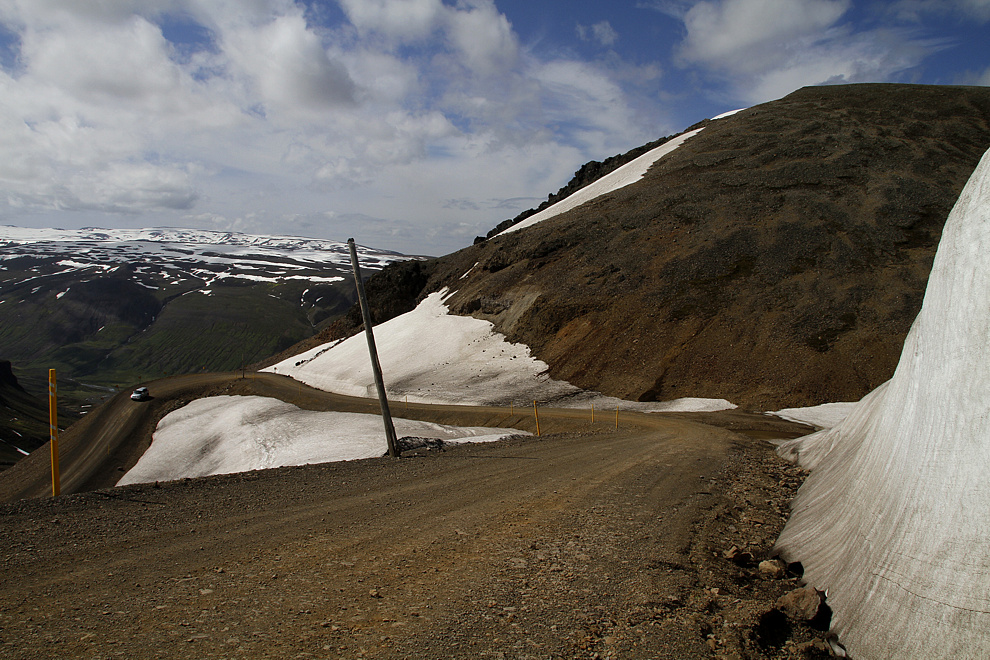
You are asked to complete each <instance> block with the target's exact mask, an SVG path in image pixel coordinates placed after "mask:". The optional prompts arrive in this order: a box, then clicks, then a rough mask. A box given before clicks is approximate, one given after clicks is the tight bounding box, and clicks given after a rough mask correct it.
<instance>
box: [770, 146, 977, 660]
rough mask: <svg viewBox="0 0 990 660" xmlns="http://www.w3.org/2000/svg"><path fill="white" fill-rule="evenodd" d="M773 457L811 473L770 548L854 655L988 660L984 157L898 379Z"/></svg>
mask: <svg viewBox="0 0 990 660" xmlns="http://www.w3.org/2000/svg"><path fill="white" fill-rule="evenodd" d="M780 452H781V454H782V455H785V456H789V457H791V458H793V459H796V460H798V462H800V463H802V464H803V465H804V466H805V467H808V468H810V469H811V470H812V471H811V475H810V476H809V477H808V479H807V481H806V482H805V484H804V485H803V486H802V487H801V490H800V491H799V492H798V495H797V497H796V498H795V500H794V502H793V512H792V515H791V519H790V521H789V522H788V523H787V525H786V527H785V528H784V531H783V533H782V534H781V536H780V539H779V540H778V542H777V548H778V550H779V551H781V553H782V554H783V555H784V556H785V557H786V558H787V559H789V560H791V561H800V562H801V563H802V564H803V565H804V568H805V575H804V578H805V580H806V581H807V582H808V583H809V584H812V585H814V586H815V587H816V588H818V589H819V590H822V591H825V592H826V593H827V595H828V603H829V605H830V606H831V608H832V610H833V617H832V627H833V630H834V631H835V632H836V633H838V635H839V640H840V641H841V642H842V643H843V644H844V645H845V647H846V648H847V649H848V651H849V654H850V656H851V657H853V658H856V660H869V659H871V658H928V659H931V658H956V659H958V658H988V657H990V547H988V546H990V152H988V153H987V154H984V156H983V159H982V161H981V162H980V164H979V165H978V166H977V168H976V171H975V172H974V173H973V175H972V177H971V178H970V180H969V182H968V183H967V184H966V187H965V189H964V190H963V192H962V194H961V195H960V197H959V200H958V201H957V202H956V205H955V207H954V208H953V210H952V212H951V213H950V214H949V219H948V221H947V222H946V224H945V228H944V230H943V232H942V240H941V242H940V243H939V247H938V252H937V253H936V256H935V262H934V265H933V268H932V272H931V276H930V278H929V282H928V289H927V291H926V293H925V300H924V304H923V305H922V309H921V312H919V314H918V317H917V319H916V320H915V322H914V325H913V326H912V328H911V331H910V333H909V334H908V337H907V339H906V340H905V343H904V349H903V351H902V353H901V358H900V362H899V363H898V366H897V370H896V371H895V372H894V376H893V377H892V378H891V380H890V381H888V382H887V383H885V384H884V385H881V386H880V387H879V388H877V390H875V391H874V392H872V393H871V394H869V395H867V396H866V397H865V398H864V399H863V400H862V401H861V402H860V403H859V404H858V406H857V407H856V409H855V410H854V411H853V412H852V413H851V414H850V415H849V417H848V418H846V420H845V421H844V422H842V423H841V424H839V425H838V426H836V427H835V428H834V429H832V430H831V431H824V432H819V433H816V434H813V435H810V436H806V437H805V438H799V439H798V440H795V441H791V442H789V443H786V444H785V445H783V446H782V447H781V449H780Z"/></svg>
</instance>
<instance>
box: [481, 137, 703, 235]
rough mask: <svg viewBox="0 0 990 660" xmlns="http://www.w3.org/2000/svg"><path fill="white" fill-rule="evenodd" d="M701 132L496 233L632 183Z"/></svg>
mask: <svg viewBox="0 0 990 660" xmlns="http://www.w3.org/2000/svg"><path fill="white" fill-rule="evenodd" d="M701 131H702V129H701V128H698V129H695V130H693V131H688V132H687V133H683V134H681V135H678V136H677V137H675V138H673V139H672V140H668V141H667V142H664V143H663V144H661V145H660V146H659V147H656V148H655V149H651V150H650V151H647V152H646V153H645V154H643V155H642V156H640V157H639V158H636V159H634V160H631V161H629V162H628V163H626V164H625V165H623V166H622V167H620V168H618V169H616V170H614V171H612V172H609V173H608V174H606V175H605V176H603V177H602V178H600V179H598V180H597V181H595V182H594V183H589V184H588V185H587V186H585V187H584V188H581V189H580V190H578V191H577V192H575V193H574V194H572V195H569V196H568V197H565V198H564V199H562V200H560V201H559V202H557V203H556V204H554V205H553V206H549V207H547V208H545V209H543V210H542V211H540V212H539V213H534V214H533V215H531V216H529V217H528V218H526V219H525V220H523V221H522V222H520V223H518V224H515V225H513V226H511V227H509V228H508V229H506V230H504V231H502V232H501V233H499V234H496V236H501V235H502V234H508V233H509V232H512V231H517V230H519V229H525V228H526V227H532V226H533V225H535V224H536V223H538V222H543V221H544V220H547V219H549V218H553V217H555V216H558V215H560V214H561V213H566V212H567V211H570V210H571V209H576V208H577V207H579V206H581V205H582V204H584V203H586V202H590V201H591V200H593V199H595V198H597V197H601V196H602V195H604V194H606V193H610V192H614V191H616V190H619V189H620V188H625V187H626V186H628V185H630V184H632V183H636V182H637V181H639V180H640V179H642V178H643V176H644V175H645V174H646V172H647V171H648V170H649V169H650V167H651V166H652V165H653V164H654V163H655V162H657V161H658V160H660V159H661V158H663V157H664V156H666V155H667V154H669V153H671V152H672V151H674V149H676V148H677V147H679V146H681V145H682V144H684V142H685V141H686V140H688V139H690V138H692V137H694V136H695V135H697V134H698V133H700V132H701Z"/></svg>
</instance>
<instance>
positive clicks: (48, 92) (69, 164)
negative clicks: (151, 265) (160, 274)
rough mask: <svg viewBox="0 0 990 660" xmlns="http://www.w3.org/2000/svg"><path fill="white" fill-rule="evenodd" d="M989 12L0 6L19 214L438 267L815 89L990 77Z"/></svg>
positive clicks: (9, 146) (6, 188) (0, 209)
mask: <svg viewBox="0 0 990 660" xmlns="http://www.w3.org/2000/svg"><path fill="white" fill-rule="evenodd" d="M988 42H990V0H894V1H893V2H875V1H872V0H865V1H856V2H854V1H852V0H704V1H700V2H692V1H682V0H614V1H613V2H607V3H606V2H592V1H590V0H544V1H540V0H236V1H235V0H87V1H86V2H79V1H78V0H0V224H7V225H16V226H22V227H62V228H66V229H75V228H80V227H105V228H141V227H186V228H197V229H211V230H223V231H240V232H245V233H253V234H281V235H294V236H307V237H312V238H328V239H333V240H340V241H343V240H346V239H347V238H350V237H353V238H355V240H357V242H358V243H361V244H363V245H369V246H374V247H378V248H385V249H392V250H398V251H400V252H404V253H406V254H428V255H440V254H446V253H449V252H452V251H454V250H457V249H459V248H461V247H464V246H466V245H470V244H471V243H472V242H473V239H474V237H475V236H478V235H483V234H485V233H487V231H488V230H489V229H491V228H492V227H494V226H495V225H496V224H498V223H499V222H501V221H502V220H505V219H507V218H511V217H514V216H515V215H517V214H518V213H520V212H521V211H523V210H526V209H528V208H532V207H534V206H536V205H537V204H539V203H540V202H541V201H543V200H544V199H546V196H547V195H548V194H549V193H551V192H555V191H556V190H557V189H558V188H560V187H561V186H562V185H563V184H565V183H566V182H567V181H568V180H569V179H570V177H571V176H572V175H573V173H574V172H575V170H577V169H578V168H579V167H580V166H581V165H582V164H584V163H585V162H587V161H590V160H602V159H604V158H607V157H608V156H611V155H614V154H617V153H621V152H624V151H626V150H628V149H631V148H633V147H637V146H640V145H642V144H644V143H646V142H648V141H651V140H655V139H657V138H659V137H662V136H666V135H671V134H674V133H678V132H680V131H682V130H684V129H685V128H687V127H688V126H690V125H691V124H694V123H695V122H697V121H699V120H701V119H704V118H707V117H712V116H715V115H717V114H720V113H723V112H726V111H729V110H733V109H737V108H740V107H748V106H751V105H754V104H757V103H761V102H765V101H769V100H773V99H776V98H780V97H782V96H784V95H786V94H788V93H790V92H792V91H794V90H795V89H798V88H800V87H802V86H805V85H815V84H835V83H851V82H911V83H927V84H969V85H990V48H988V47H987V46H986V44H987V43H988Z"/></svg>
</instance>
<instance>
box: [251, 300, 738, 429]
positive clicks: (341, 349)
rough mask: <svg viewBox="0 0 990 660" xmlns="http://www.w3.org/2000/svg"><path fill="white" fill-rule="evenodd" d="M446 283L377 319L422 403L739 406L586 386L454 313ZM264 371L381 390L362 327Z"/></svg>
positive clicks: (368, 391)
mask: <svg viewBox="0 0 990 660" xmlns="http://www.w3.org/2000/svg"><path fill="white" fill-rule="evenodd" d="M445 292H446V290H444V291H439V292H437V293H432V294H430V295H429V296H427V298H426V299H425V300H423V302H421V303H420V304H419V305H418V306H417V307H416V309H414V310H413V311H411V312H408V313H406V314H403V315H402V316H398V317H396V318H394V319H392V320H391V321H387V322H385V323H382V324H381V325H377V326H375V343H376V345H377V347H378V358H379V362H380V363H381V365H382V372H383V374H384V379H385V389H386V390H387V392H388V395H389V397H390V398H394V399H397V400H404V399H405V397H409V401H412V402H416V403H436V404H461V405H479V406H488V405H493V406H508V405H509V404H511V403H514V404H516V405H526V404H529V403H532V402H533V401H539V402H541V403H542V404H550V405H555V406H562V407H590V406H591V405H594V406H595V407H596V408H598V409H602V410H604V409H606V408H610V409H613V410H614V409H615V408H616V407H619V408H620V409H622V410H639V411H644V412H672V411H675V410H676V411H711V410H725V409H728V408H734V407H735V406H734V405H733V404H731V403H729V402H728V401H725V400H724V399H678V400H677V401H672V402H663V403H655V402H654V403H640V402H632V401H622V400H620V399H616V398H613V397H605V396H602V395H601V394H599V393H597V392H587V391H584V390H581V389H580V388H578V387H575V386H574V385H571V384H570V383H567V382H565V381H560V380H554V379H552V378H550V376H549V375H547V370H548V368H549V367H548V366H547V364H546V363H545V362H542V361H540V360H537V359H536V358H534V357H533V356H532V355H530V352H529V347H528V346H526V345H525V344H513V343H510V342H508V341H506V339H505V336H504V335H502V334H500V333H498V332H495V329H494V326H493V325H492V323H490V322H489V321H484V320H481V319H476V318H473V317H470V316H454V315H451V314H449V313H448V310H447V306H446V305H445V304H444V302H443V301H444V296H445ZM265 371H272V372H275V373H279V374H283V375H287V376H291V377H292V378H295V379H296V380H300V381H302V382H304V383H306V384H307V385H310V386H311V387H315V388H317V389H321V390H325V391H328V392H336V393H338V394H347V395H351V396H362V397H376V396H377V393H376V392H375V379H374V376H373V374H372V373H371V365H370V361H369V358H368V344H367V341H366V340H365V338H364V335H363V334H360V335H355V336H353V337H351V338H350V339H347V340H345V341H343V342H339V343H336V344H324V345H322V346H319V347H317V348H314V349H312V350H310V351H307V352H306V353H302V354H300V355H296V356H294V357H291V358H289V359H288V360H284V361H283V362H280V363H278V364H276V365H273V366H271V367H269V368H267V369H265Z"/></svg>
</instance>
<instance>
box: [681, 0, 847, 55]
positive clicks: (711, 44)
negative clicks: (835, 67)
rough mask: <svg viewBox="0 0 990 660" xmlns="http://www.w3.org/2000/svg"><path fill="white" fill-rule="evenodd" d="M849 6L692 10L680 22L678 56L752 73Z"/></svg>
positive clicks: (764, 2)
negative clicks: (681, 40) (682, 31)
mask: <svg viewBox="0 0 990 660" xmlns="http://www.w3.org/2000/svg"><path fill="white" fill-rule="evenodd" d="M850 4H851V3H850V1H849V0H722V1H721V2H715V1H704V2H699V3H697V4H695V5H694V6H693V7H691V9H690V10H689V11H688V12H687V14H686V15H685V17H684V25H685V27H686V28H687V38H686V39H685V41H684V44H683V46H682V56H683V57H685V58H686V59H688V60H691V61H695V62H702V63H705V64H709V65H712V66H715V67H728V68H732V69H735V70H738V69H742V70H753V69H756V68H761V67H764V66H766V64H767V62H768V60H770V58H773V57H775V56H776V57H777V58H779V57H780V55H781V53H780V52H779V51H777V52H776V53H775V52H774V51H775V50H776V49H779V48H785V49H787V50H789V46H790V45H791V44H793V43H794V42H795V41H798V40H803V39H805V38H807V37H810V36H820V35H822V34H823V33H824V32H825V31H827V30H829V29H830V28H831V27H832V26H834V25H835V24H836V23H837V22H838V20H839V19H840V18H841V17H842V15H843V14H845V13H846V11H847V10H848V9H849V6H850Z"/></svg>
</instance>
